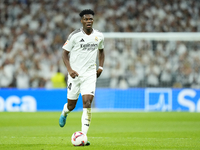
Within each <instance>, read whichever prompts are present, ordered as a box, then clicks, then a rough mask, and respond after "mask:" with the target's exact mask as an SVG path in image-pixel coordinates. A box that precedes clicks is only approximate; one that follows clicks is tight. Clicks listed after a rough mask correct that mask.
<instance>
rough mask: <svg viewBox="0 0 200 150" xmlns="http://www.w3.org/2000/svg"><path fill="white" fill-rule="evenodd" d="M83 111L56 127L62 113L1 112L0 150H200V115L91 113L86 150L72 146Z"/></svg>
mask: <svg viewBox="0 0 200 150" xmlns="http://www.w3.org/2000/svg"><path fill="white" fill-rule="evenodd" d="M81 115H82V112H71V113H70V114H69V116H68V119H67V124H66V125H65V127H64V128H60V127H59V124H58V119H59V116H60V112H36V113H23V112H12V113H11V112H1V113H0V150H76V149H77V150H80V149H88V150H91V149H92V150H164V149H167V150H178V149H180V150H199V149H200V113H189V112H149V113H146V112H95V113H92V122H91V126H90V129H89V131H88V140H89V141H90V143H91V145H90V146H84V147H74V146H73V145H72V144H71V135H72V133H73V132H75V131H79V130H80V129H81Z"/></svg>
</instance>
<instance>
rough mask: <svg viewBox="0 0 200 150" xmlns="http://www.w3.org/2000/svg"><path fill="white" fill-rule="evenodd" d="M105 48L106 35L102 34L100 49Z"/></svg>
mask: <svg viewBox="0 0 200 150" xmlns="http://www.w3.org/2000/svg"><path fill="white" fill-rule="evenodd" d="M103 48H104V36H103V35H102V40H101V42H100V43H99V47H98V49H103Z"/></svg>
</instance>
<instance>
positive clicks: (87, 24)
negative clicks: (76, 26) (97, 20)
mask: <svg viewBox="0 0 200 150" xmlns="http://www.w3.org/2000/svg"><path fill="white" fill-rule="evenodd" d="M93 21H94V20H93V15H91V14H86V15H84V16H83V17H82V19H81V23H82V24H83V28H84V29H87V30H88V29H91V28H92V25H93Z"/></svg>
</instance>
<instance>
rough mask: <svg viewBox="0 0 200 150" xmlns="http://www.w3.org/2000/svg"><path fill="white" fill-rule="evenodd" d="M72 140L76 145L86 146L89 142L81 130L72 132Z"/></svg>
mask: <svg viewBox="0 0 200 150" xmlns="http://www.w3.org/2000/svg"><path fill="white" fill-rule="evenodd" d="M71 142H72V144H73V145H74V146H84V145H85V144H86V143H87V136H86V134H85V133H83V132H81V131H77V132H75V133H73V134H72V138H71Z"/></svg>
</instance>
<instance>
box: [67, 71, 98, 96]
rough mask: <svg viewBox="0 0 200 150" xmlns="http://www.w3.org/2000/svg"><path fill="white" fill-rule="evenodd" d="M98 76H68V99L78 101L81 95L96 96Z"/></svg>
mask: <svg viewBox="0 0 200 150" xmlns="http://www.w3.org/2000/svg"><path fill="white" fill-rule="evenodd" d="M96 80H97V75H96V74H94V73H93V74H90V75H87V76H78V77H76V78H74V79H73V78H72V77H71V76H70V75H68V83H67V84H68V89H67V98H68V99H70V100H76V99H78V97H79V94H80V93H81V95H87V94H88V95H93V96H94V94H95V89H96Z"/></svg>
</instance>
